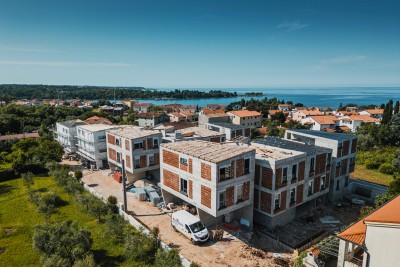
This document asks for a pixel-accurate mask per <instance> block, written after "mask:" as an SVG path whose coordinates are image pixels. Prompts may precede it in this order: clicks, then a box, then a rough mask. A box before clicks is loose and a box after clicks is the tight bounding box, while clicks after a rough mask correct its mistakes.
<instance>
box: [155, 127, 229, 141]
mask: <svg viewBox="0 0 400 267" xmlns="http://www.w3.org/2000/svg"><path fill="white" fill-rule="evenodd" d="M160 131H161V133H162V139H163V143H174V142H181V141H189V140H203V141H209V142H215V143H222V142H225V141H226V135H225V133H220V132H216V131H212V130H208V129H204V128H200V127H188V128H182V129H179V130H174V129H171V128H169V129H168V128H166V129H164V130H160Z"/></svg>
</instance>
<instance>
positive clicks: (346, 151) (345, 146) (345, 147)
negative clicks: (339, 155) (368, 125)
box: [343, 140, 350, 156]
mask: <svg viewBox="0 0 400 267" xmlns="http://www.w3.org/2000/svg"><path fill="white" fill-rule="evenodd" d="M349 149H350V140H346V141H344V142H343V156H346V155H348V154H349Z"/></svg>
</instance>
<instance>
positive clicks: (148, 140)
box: [146, 138, 153, 149]
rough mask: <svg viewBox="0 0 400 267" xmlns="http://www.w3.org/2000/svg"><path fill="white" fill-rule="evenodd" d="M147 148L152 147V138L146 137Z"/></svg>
mask: <svg viewBox="0 0 400 267" xmlns="http://www.w3.org/2000/svg"><path fill="white" fill-rule="evenodd" d="M146 148H147V149H153V138H147V147H146Z"/></svg>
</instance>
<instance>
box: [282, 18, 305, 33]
mask: <svg viewBox="0 0 400 267" xmlns="http://www.w3.org/2000/svg"><path fill="white" fill-rule="evenodd" d="M308 26H310V24H302V23H301V22H300V21H299V20H296V21H292V22H290V21H284V22H283V23H281V24H279V25H278V29H285V30H286V31H287V32H291V31H297V30H300V29H303V28H306V27H308Z"/></svg>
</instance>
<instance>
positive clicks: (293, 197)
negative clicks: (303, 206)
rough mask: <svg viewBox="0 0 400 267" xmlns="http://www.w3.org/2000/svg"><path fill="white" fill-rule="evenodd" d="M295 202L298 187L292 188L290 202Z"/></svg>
mask: <svg viewBox="0 0 400 267" xmlns="http://www.w3.org/2000/svg"><path fill="white" fill-rule="evenodd" d="M295 202H296V188H295V187H293V188H292V189H290V204H292V203H295Z"/></svg>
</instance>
